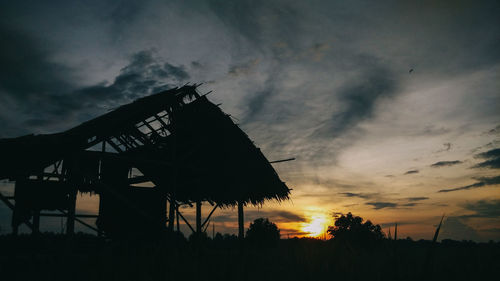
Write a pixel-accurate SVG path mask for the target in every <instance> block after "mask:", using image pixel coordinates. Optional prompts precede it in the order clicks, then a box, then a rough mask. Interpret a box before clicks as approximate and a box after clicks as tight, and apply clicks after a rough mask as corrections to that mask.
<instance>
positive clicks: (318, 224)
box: [302, 215, 328, 237]
mask: <svg viewBox="0 0 500 281" xmlns="http://www.w3.org/2000/svg"><path fill="white" fill-rule="evenodd" d="M327 228H328V219H327V218H326V217H325V216H322V215H313V216H312V217H311V219H310V221H309V223H307V224H305V225H304V226H303V227H302V231H304V232H307V233H308V235H307V236H310V237H317V236H320V235H321V234H322V233H324V232H325V231H326V229H327Z"/></svg>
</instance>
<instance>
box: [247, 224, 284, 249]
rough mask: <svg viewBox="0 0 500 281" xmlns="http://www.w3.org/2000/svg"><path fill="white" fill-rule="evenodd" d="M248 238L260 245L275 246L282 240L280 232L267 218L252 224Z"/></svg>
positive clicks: (248, 231)
mask: <svg viewBox="0 0 500 281" xmlns="http://www.w3.org/2000/svg"><path fill="white" fill-rule="evenodd" d="M246 238H247V240H248V241H250V242H253V243H256V244H260V245H266V246H269V245H273V244H276V242H277V241H278V240H279V239H280V230H279V229H278V227H277V226H276V224H275V223H272V222H270V221H269V219H267V218H258V219H256V220H254V221H253V222H252V223H250V227H249V228H248V230H247V235H246Z"/></svg>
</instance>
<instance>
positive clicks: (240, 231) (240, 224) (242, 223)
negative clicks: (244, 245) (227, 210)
mask: <svg viewBox="0 0 500 281" xmlns="http://www.w3.org/2000/svg"><path fill="white" fill-rule="evenodd" d="M238 238H239V239H243V238H245V220H244V218H243V202H242V201H238Z"/></svg>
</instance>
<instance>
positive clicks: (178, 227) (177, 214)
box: [176, 211, 181, 232]
mask: <svg viewBox="0 0 500 281" xmlns="http://www.w3.org/2000/svg"><path fill="white" fill-rule="evenodd" d="M176 217H177V232H180V231H181V228H180V226H179V211H177V212H176Z"/></svg>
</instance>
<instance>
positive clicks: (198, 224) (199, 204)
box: [196, 200, 201, 233]
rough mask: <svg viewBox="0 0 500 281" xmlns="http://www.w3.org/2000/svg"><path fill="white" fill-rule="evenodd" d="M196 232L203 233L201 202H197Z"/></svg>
mask: <svg viewBox="0 0 500 281" xmlns="http://www.w3.org/2000/svg"><path fill="white" fill-rule="evenodd" d="M196 232H197V233H201V201H200V200H198V201H196Z"/></svg>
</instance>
